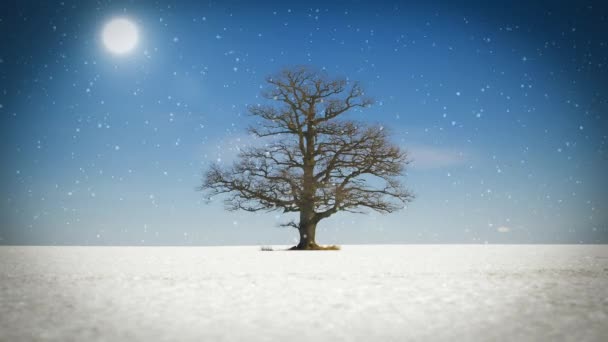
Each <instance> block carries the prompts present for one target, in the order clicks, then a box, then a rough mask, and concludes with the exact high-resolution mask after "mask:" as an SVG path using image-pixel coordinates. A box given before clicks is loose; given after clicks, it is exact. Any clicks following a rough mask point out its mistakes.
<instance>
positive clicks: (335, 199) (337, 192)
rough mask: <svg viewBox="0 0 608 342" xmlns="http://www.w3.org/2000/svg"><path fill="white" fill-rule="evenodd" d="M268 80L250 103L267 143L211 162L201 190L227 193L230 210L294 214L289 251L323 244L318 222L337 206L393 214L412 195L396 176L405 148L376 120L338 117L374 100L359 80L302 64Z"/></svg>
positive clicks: (255, 130) (252, 129) (258, 132)
mask: <svg viewBox="0 0 608 342" xmlns="http://www.w3.org/2000/svg"><path fill="white" fill-rule="evenodd" d="M267 83H268V89H267V91H265V92H264V93H263V96H264V97H265V98H266V99H269V100H272V102H270V103H272V104H267V105H261V104H259V105H255V106H250V107H249V111H250V113H251V115H253V116H254V117H255V118H257V119H259V120H258V121H257V122H256V124H255V126H253V127H250V128H249V132H250V133H251V134H252V135H254V136H255V137H257V138H265V139H264V141H265V142H266V143H265V144H264V146H261V147H248V148H245V149H243V150H241V151H240V153H239V156H238V161H237V162H235V163H234V165H232V166H231V167H228V168H223V167H221V166H220V165H217V164H214V165H212V166H211V167H210V168H209V170H207V172H206V173H205V175H204V179H203V184H202V186H201V187H200V188H201V190H206V191H208V194H209V196H210V197H211V196H214V195H218V194H227V196H226V198H225V205H226V207H227V209H228V210H246V211H251V212H255V211H260V210H263V211H275V210H279V211H283V212H285V213H289V212H298V213H299V214H300V220H299V222H297V223H296V222H293V221H292V222H289V223H286V224H284V226H292V227H294V228H297V229H298V230H299V233H300V242H299V243H298V245H297V246H295V247H294V249H319V248H321V247H319V246H318V245H317V243H316V241H315V232H316V228H317V224H318V223H319V221H321V220H322V219H325V218H328V217H330V216H331V215H333V214H335V213H337V212H339V211H347V212H361V211H360V210H361V208H370V209H373V210H376V211H378V212H382V213H391V212H393V211H396V210H398V209H401V208H403V207H404V206H405V204H406V203H407V202H409V201H411V200H412V199H413V196H412V194H411V193H410V192H408V191H407V190H406V189H405V187H404V186H403V184H402V182H401V180H400V178H401V176H403V173H404V171H405V166H406V165H407V164H408V163H409V160H408V158H407V153H406V152H405V151H403V150H401V149H400V148H399V147H398V146H395V145H393V144H391V143H390V142H389V140H388V134H387V131H386V130H385V129H383V127H382V126H377V125H366V124H363V123H358V122H354V121H351V120H345V119H343V117H342V115H343V114H345V113H346V112H348V111H349V110H351V109H354V108H364V107H368V106H369V105H371V103H372V101H371V100H370V99H369V98H367V97H365V95H364V92H363V90H362V89H361V87H360V86H359V84H358V83H356V82H354V83H350V82H347V81H346V80H343V79H328V78H327V76H325V75H324V74H323V73H317V72H314V71H312V70H310V69H308V68H306V67H296V68H292V69H286V70H283V71H282V72H280V73H279V74H278V75H277V76H275V77H270V78H268V79H267Z"/></svg>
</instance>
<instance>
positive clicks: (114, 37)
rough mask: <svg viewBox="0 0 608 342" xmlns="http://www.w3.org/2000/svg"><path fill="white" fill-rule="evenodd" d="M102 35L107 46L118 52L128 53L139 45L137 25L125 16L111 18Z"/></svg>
mask: <svg viewBox="0 0 608 342" xmlns="http://www.w3.org/2000/svg"><path fill="white" fill-rule="evenodd" d="M101 36H102V39H103V44H104V45H105V46H106V48H107V49H108V50H110V51H111V52H113V53H116V54H124V53H127V52H129V51H131V50H133V48H134V47H135V45H137V27H136V26H135V24H133V23H132V22H131V21H129V20H127V19H124V18H116V19H112V20H110V21H109V22H108V23H107V24H106V25H105V26H104V28H103V32H102V34H101Z"/></svg>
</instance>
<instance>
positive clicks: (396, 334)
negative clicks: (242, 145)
mask: <svg viewBox="0 0 608 342" xmlns="http://www.w3.org/2000/svg"><path fill="white" fill-rule="evenodd" d="M284 339H289V341H290V342H291V341H310V340H315V341H405V340H433V341H436V340H440V341H441V340H443V341H447V340H466V341H519V340H526V341H547V340H568V341H607V340H608V246H589V245H587V246H578V245H577V246H551V245H541V246H538V245H518V246H507V245H391V246H343V249H342V251H339V252H333V251H316V252H286V251H275V252H262V251H260V250H259V247H255V246H251V247H0V341H31V340H40V341H45V340H55V341H101V340H103V341H119V340H138V341H147V340H153V341H175V340H181V341H194V340H197V341H278V340H284Z"/></svg>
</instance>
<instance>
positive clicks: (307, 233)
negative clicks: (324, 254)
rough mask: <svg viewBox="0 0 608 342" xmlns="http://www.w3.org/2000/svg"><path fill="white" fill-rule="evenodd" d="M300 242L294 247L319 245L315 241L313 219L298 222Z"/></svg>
mask: <svg viewBox="0 0 608 342" xmlns="http://www.w3.org/2000/svg"><path fill="white" fill-rule="evenodd" d="M299 230H300V243H298V245H297V246H296V249H317V248H318V247H319V246H318V245H317V242H316V241H315V233H316V230H317V223H316V222H314V221H308V222H300V229H299Z"/></svg>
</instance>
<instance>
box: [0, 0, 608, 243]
mask: <svg viewBox="0 0 608 342" xmlns="http://www.w3.org/2000/svg"><path fill="white" fill-rule="evenodd" d="M2 6H3V8H2V11H1V13H2V14H0V18H1V21H0V27H1V30H0V32H2V33H1V34H2V49H1V51H0V79H1V80H2V91H1V92H0V120H1V127H2V135H3V137H4V140H3V142H4V143H3V144H2V146H1V148H0V151H1V158H2V161H3V168H2V169H1V171H0V172H1V183H0V185H1V187H2V192H1V194H2V195H1V196H2V197H1V199H2V201H1V202H0V203H1V204H0V214H1V215H2V216H1V218H2V221H1V223H0V239H1V240H0V243H3V244H79V245H80V244H99V245H106V244H119V245H140V244H141V245H164V244H179V245H181V244H185V245H201V244H202V245H215V244H220V245H223V244H291V243H294V242H295V241H296V239H297V233H296V231H295V230H293V229H287V228H278V227H277V224H278V223H281V222H284V221H287V220H288V217H285V216H283V215H281V213H269V214H264V213H259V214H250V213H233V212H227V211H224V210H223V208H222V205H221V201H218V202H217V203H211V204H207V203H205V201H204V199H203V196H202V194H201V193H199V192H197V191H195V188H196V187H197V186H198V185H200V181H201V175H202V172H203V170H204V169H205V168H206V167H207V166H208V165H209V163H211V162H215V161H217V160H218V159H219V160H221V162H222V163H229V162H230V161H231V159H232V158H234V156H235V154H236V152H235V151H236V149H237V147H238V146H242V145H247V144H251V143H252V140H251V138H250V137H248V135H247V134H246V132H245V128H246V126H247V124H249V123H250V122H251V120H250V118H249V117H247V112H246V107H247V105H249V104H255V103H259V102H260V101H262V99H261V98H260V97H259V94H260V91H261V90H262V87H263V86H264V79H265V77H266V76H268V75H271V74H273V73H276V72H278V71H279V70H281V69H282V68H284V67H289V66H294V65H309V66H311V67H314V68H317V69H319V70H325V71H326V72H327V73H328V74H329V75H330V76H337V77H346V78H348V79H351V80H358V81H360V82H361V83H362V85H363V86H364V88H365V89H366V91H367V94H368V95H370V96H372V97H373V98H374V99H375V101H376V102H375V105H374V106H373V107H371V108H369V109H366V110H364V111H361V112H353V113H351V114H349V116H350V117H351V118H353V119H357V120H364V121H368V122H374V123H376V122H377V123H381V124H382V125H384V126H386V127H387V128H390V129H391V131H392V132H393V139H394V142H395V143H398V144H399V145H401V146H403V147H404V148H406V149H407V150H408V151H409V152H410V153H411V155H412V159H413V163H412V165H411V167H410V169H409V170H408V174H407V177H406V183H407V184H408V187H409V188H410V189H411V190H412V191H413V192H414V193H415V194H416V195H417V198H416V200H415V201H414V202H412V203H411V205H410V206H409V207H408V208H407V209H406V210H404V211H401V212H398V213H395V214H391V215H380V214H374V213H370V214H369V215H354V214H346V213H344V214H343V213H340V214H338V215H335V216H334V217H332V218H331V219H328V220H325V221H322V222H321V224H320V225H319V231H318V233H317V239H318V241H319V242H320V243H341V244H348V243H485V242H488V243H579V242H583V243H606V242H608V214H607V213H608V205H607V204H606V203H607V197H608V184H607V181H606V177H605V174H606V173H607V171H608V158H607V154H606V153H607V152H606V140H607V135H606V128H607V127H608V117H607V109H608V104H607V101H608V97H607V95H608V94H607V93H608V75H607V71H608V40H607V39H606V36H605V34H604V32H608V23H607V20H608V18H607V16H608V11H607V8H606V6H605V5H604V6H602V3H601V2H593V1H590V2H576V3H575V2H571V3H568V4H564V3H559V2H555V3H550V4H542V3H530V2H504V3H502V4H499V3H492V4H486V3H477V2H472V1H468V2H459V3H458V2H453V1H449V2H447V1H446V2H440V1H436V2H430V3H427V4H425V5H419V4H414V3H407V2H377V1H376V2H366V1H358V2H346V1H344V2H337V3H332V4H329V3H327V2H308V3H302V2H295V3H290V2H289V1H285V2H277V3H276V4H275V3H273V2H262V3H259V4H257V5H255V6H254V5H252V4H250V3H249V2H245V1H243V2H226V3H224V2H217V3H216V2H209V3H204V2H186V1H176V2H164V1H158V2H155V3H151V2H135V1H127V2H121V1H110V2H101V3H100V4H97V3H93V2H89V3H87V2H80V1H78V2H71V1H64V2H52V1H48V2H43V3H41V4H38V3H35V2H18V3H16V4H10V3H8V4H7V3H4V4H3V5H2ZM115 17H126V18H129V19H130V20H132V21H133V22H134V23H135V24H136V25H137V27H138V30H139V34H140V37H139V38H140V39H139V41H138V44H137V46H136V47H135V48H134V50H133V51H131V52H130V53H127V54H125V55H115V54H112V53H111V52H110V51H108V49H107V48H106V47H105V46H104V44H103V43H102V40H101V31H102V28H103V26H104V24H106V23H107V22H108V21H109V20H111V19H112V18H115Z"/></svg>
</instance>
